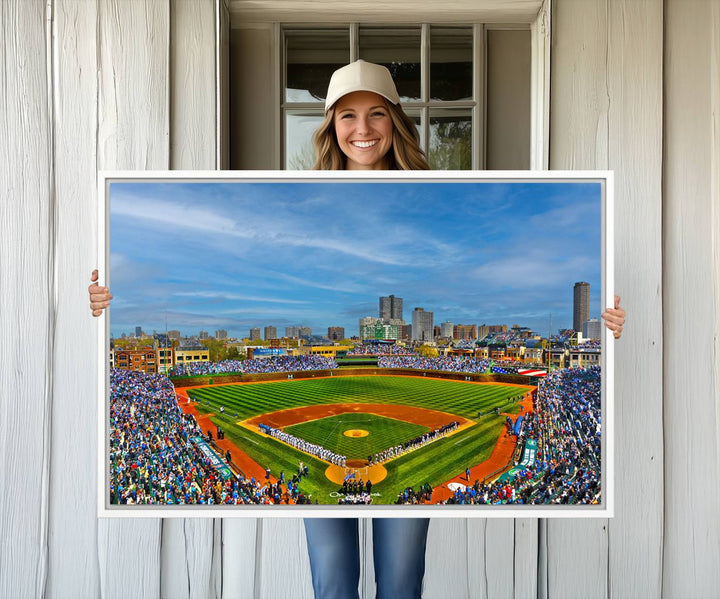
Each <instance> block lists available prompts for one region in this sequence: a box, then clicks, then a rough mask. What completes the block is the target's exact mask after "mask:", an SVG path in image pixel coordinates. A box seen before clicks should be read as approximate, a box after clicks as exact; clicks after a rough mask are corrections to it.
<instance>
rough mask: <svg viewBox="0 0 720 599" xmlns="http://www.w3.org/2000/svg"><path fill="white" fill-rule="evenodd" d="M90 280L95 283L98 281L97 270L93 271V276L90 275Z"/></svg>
mask: <svg viewBox="0 0 720 599" xmlns="http://www.w3.org/2000/svg"><path fill="white" fill-rule="evenodd" d="M90 280H91V281H92V282H93V283H94V282H95V281H97V280H98V271H97V268H96V269H95V270H93V271H92V274H91V275H90Z"/></svg>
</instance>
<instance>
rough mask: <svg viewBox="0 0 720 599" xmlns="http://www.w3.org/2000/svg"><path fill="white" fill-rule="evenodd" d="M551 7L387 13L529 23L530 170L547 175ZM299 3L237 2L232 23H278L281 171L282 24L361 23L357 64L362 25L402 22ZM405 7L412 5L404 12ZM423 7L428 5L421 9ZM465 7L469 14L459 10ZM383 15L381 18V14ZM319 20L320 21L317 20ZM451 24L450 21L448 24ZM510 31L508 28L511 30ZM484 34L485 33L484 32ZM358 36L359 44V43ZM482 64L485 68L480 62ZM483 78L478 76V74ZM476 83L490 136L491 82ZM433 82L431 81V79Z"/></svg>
mask: <svg viewBox="0 0 720 599" xmlns="http://www.w3.org/2000/svg"><path fill="white" fill-rule="evenodd" d="M551 1H552V0H538V2H537V8H536V9H534V10H533V11H529V10H527V7H526V12H525V13H519V12H518V11H517V7H515V6H513V5H514V4H515V3H513V2H512V1H510V0H484V1H483V2H481V3H480V4H481V6H477V7H474V8H473V10H472V11H470V12H469V13H468V11H467V8H466V7H467V3H466V2H461V3H459V5H458V6H452V5H448V4H447V3H446V4H445V5H444V6H443V9H444V10H443V12H442V14H440V13H437V12H432V11H428V10H419V6H418V10H417V11H416V12H414V13H413V12H411V9H410V7H409V5H410V4H413V3H412V2H398V0H396V1H395V2H394V3H388V6H387V8H386V10H390V7H394V11H395V12H394V13H393V14H395V15H396V17H402V16H403V15H405V14H414V15H415V16H416V18H422V21H424V22H427V23H437V24H445V23H447V24H457V23H458V22H462V20H464V19H470V18H471V17H470V15H472V18H471V19H472V20H473V21H479V20H484V21H486V22H488V21H489V22H494V23H502V22H505V23H507V22H514V23H520V24H521V25H522V24H523V23H526V24H527V25H529V26H530V31H531V71H530V77H531V84H530V102H531V107H530V114H531V118H530V144H531V146H530V169H531V170H547V169H548V167H549V162H550V151H549V131H550V24H551V19H550V14H551ZM298 4H299V2H297V1H296V0H292V2H288V1H285V2H278V1H277V0H262V1H255V2H252V3H248V2H246V1H245V0H231V1H230V3H229V8H230V18H231V26H232V27H238V28H239V27H243V26H248V25H249V24H250V23H251V22H258V21H264V22H268V21H272V22H273V25H272V27H273V38H274V42H275V43H274V44H273V48H274V50H273V52H274V55H273V64H274V66H275V72H276V73H277V76H276V77H275V78H274V81H275V83H274V84H273V85H274V89H273V95H274V97H273V98H272V102H273V106H274V107H275V116H276V119H275V123H277V125H276V126H277V127H278V130H277V131H275V132H274V133H275V134H276V138H279V139H280V140H281V142H280V143H279V144H275V145H274V150H273V154H274V156H273V159H274V163H275V168H277V169H283V168H284V142H283V141H282V140H283V136H284V128H285V123H284V118H283V109H282V107H281V102H282V101H283V100H284V99H283V98H282V94H283V89H284V73H283V72H282V71H283V56H282V52H283V48H282V46H281V42H282V30H281V26H280V21H281V20H282V21H283V22H284V24H286V25H291V24H297V25H303V26H309V25H311V23H309V22H308V20H311V19H312V20H318V21H322V22H323V23H325V24H331V23H333V24H341V23H343V22H344V23H347V22H348V21H350V20H353V21H355V23H356V24H355V25H352V26H351V27H350V36H351V39H350V42H351V45H350V51H351V57H350V58H351V60H354V59H357V56H353V54H354V53H355V48H357V44H356V43H354V42H355V41H357V39H356V38H357V35H358V25H357V23H364V22H366V21H367V20H374V21H382V22H384V23H385V24H390V23H395V22H397V21H395V20H392V19H391V18H390V15H389V14H381V13H382V10H383V9H382V5H383V3H381V2H377V3H376V4H375V6H376V7H377V8H376V9H374V12H372V13H369V12H368V11H367V10H365V12H363V10H362V9H363V8H365V9H367V4H361V5H358V6H357V7H356V6H354V5H355V3H354V2H346V3H345V4H344V8H345V12H344V13H342V14H340V13H338V12H337V11H336V10H332V9H330V6H329V5H330V3H328V7H327V10H326V12H325V13H324V16H323V17H322V18H321V17H320V15H319V14H317V13H313V12H303V11H300V10H299V8H300V7H299V6H298ZM318 4H319V3H318V2H317V0H316V1H315V2H314V6H315V7H316V8H317V7H318ZM401 4H407V5H408V6H406V7H405V10H403V6H401ZM420 4H422V3H420ZM460 5H464V6H465V8H464V10H463V9H461V8H460V7H459V6H460ZM377 11H380V12H377ZM348 15H352V19H350V18H348ZM313 17H315V18H313ZM448 19H450V21H448ZM488 27H492V28H496V27H498V26H497V25H492V24H488V25H487V26H485V27H482V26H480V27H478V26H476V27H475V32H474V35H475V36H478V35H482V36H485V34H486V30H487V28H488ZM506 27H507V26H506ZM478 30H479V32H478ZM353 36H355V39H353ZM480 41H483V40H479V39H474V40H473V47H474V52H475V55H474V56H473V60H474V61H483V63H484V61H485V60H486V57H485V56H484V48H485V44H484V43H478V42H480ZM477 64H480V62H478V63H477ZM475 72H477V70H475ZM486 72H487V69H486V68H485V69H483V73H486ZM475 79H476V80H475V81H474V82H473V94H474V96H475V97H476V98H481V99H482V101H481V102H480V101H478V102H476V105H475V107H474V108H473V111H474V114H473V121H474V123H476V126H477V127H478V129H479V130H480V131H482V132H483V135H485V132H486V127H485V87H486V86H485V83H486V82H485V80H484V76H483V78H482V80H477V79H480V78H478V77H476V78H475ZM425 80H426V81H427V78H425ZM485 143H486V140H485V139H482V140H481V143H473V156H472V160H473V164H474V165H484V164H485V156H484V148H485Z"/></svg>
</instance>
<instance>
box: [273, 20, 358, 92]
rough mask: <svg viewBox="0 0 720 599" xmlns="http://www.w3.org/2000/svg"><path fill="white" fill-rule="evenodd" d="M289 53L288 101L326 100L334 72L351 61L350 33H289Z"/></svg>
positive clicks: (287, 57)
mask: <svg viewBox="0 0 720 599" xmlns="http://www.w3.org/2000/svg"><path fill="white" fill-rule="evenodd" d="M285 52H286V63H285V64H286V71H285V77H286V79H285V80H286V88H285V101H286V102H319V101H323V100H325V94H326V92H327V86H328V82H329V81H330V76H331V75H332V74H333V71H335V70H336V69H338V68H340V67H341V66H343V65H346V64H348V63H349V62H350V32H349V30H348V29H331V30H324V31H286V32H285Z"/></svg>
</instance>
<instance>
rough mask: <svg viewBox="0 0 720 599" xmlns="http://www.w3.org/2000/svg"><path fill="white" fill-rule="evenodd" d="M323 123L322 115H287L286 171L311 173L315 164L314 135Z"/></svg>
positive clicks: (308, 113)
mask: <svg viewBox="0 0 720 599" xmlns="http://www.w3.org/2000/svg"><path fill="white" fill-rule="evenodd" d="M322 122H323V115H322V113H312V112H304V113H299V112H294V113H287V114H286V115H285V170H288V171H309V170H311V169H312V167H313V164H315V148H314V146H313V143H312V134H313V133H315V130H316V129H317V128H318V127H319V126H320V124H321V123H322Z"/></svg>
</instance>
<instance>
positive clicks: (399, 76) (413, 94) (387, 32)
mask: <svg viewBox="0 0 720 599" xmlns="http://www.w3.org/2000/svg"><path fill="white" fill-rule="evenodd" d="M359 41H360V44H359V45H360V48H359V52H360V58H362V59H363V60H367V61H368V62H374V63H377V64H381V65H383V66H386V67H387V68H388V69H389V70H390V73H391V74H392V76H393V80H394V81H395V85H396V86H397V90H398V94H400V101H401V102H412V101H413V100H414V101H418V100H420V98H421V95H420V28H419V27H409V28H397V29H373V28H365V27H361V28H360V40H359Z"/></svg>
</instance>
